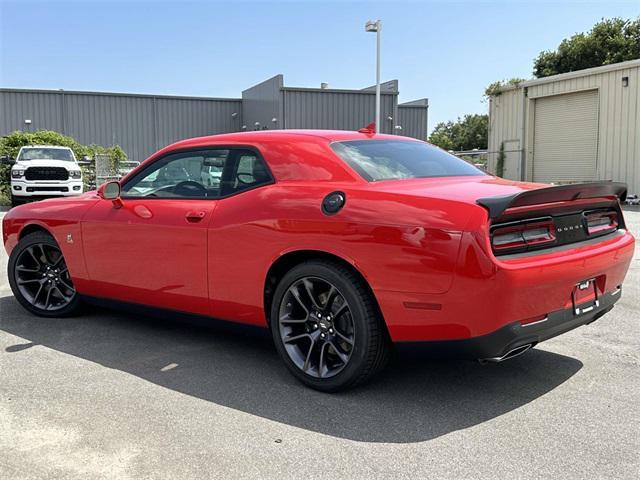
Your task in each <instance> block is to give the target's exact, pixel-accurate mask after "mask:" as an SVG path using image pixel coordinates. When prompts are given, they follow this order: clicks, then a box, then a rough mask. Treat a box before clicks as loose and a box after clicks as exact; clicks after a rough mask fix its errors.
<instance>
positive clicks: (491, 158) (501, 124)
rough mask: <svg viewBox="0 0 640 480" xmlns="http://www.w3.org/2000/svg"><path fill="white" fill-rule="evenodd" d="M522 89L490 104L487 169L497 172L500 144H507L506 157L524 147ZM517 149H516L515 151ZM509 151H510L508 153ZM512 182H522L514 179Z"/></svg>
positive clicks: (501, 95)
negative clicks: (522, 139)
mask: <svg viewBox="0 0 640 480" xmlns="http://www.w3.org/2000/svg"><path fill="white" fill-rule="evenodd" d="M522 97H523V91H522V89H518V90H509V91H506V92H503V93H501V94H500V95H498V96H495V97H493V98H491V100H490V102H489V145H488V151H489V154H488V158H487V167H488V169H489V171H490V172H492V173H495V172H496V162H497V160H498V152H499V151H500V144H501V143H502V142H505V156H509V155H511V156H514V155H517V154H518V153H519V152H517V151H515V152H514V151H511V150H519V149H520V148H521V147H520V146H521V145H522V141H521V137H522ZM514 147H515V149H514ZM507 150H508V151H507ZM512 180H520V179H519V178H512Z"/></svg>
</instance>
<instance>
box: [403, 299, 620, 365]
mask: <svg viewBox="0 0 640 480" xmlns="http://www.w3.org/2000/svg"><path fill="white" fill-rule="evenodd" d="M620 296H621V289H620V288H618V289H616V290H614V291H613V292H611V293H607V294H605V295H602V296H600V297H599V298H598V306H597V307H595V306H594V308H593V309H589V308H590V307H591V306H593V304H586V305H583V306H582V307H583V308H584V307H586V310H587V311H586V313H581V314H580V315H577V314H576V312H575V310H574V308H566V309H562V310H558V311H555V312H551V313H549V314H548V315H547V316H546V317H545V318H544V319H541V320H539V321H536V322H532V323H529V324H524V325H523V324H522V323H520V322H513V323H510V324H508V325H505V326H504V327H502V328H499V329H498V330H496V331H494V332H491V333H489V334H486V335H482V336H479V337H472V338H466V339H458V340H439V341H419V342H397V343H396V346H397V348H398V349H399V350H400V351H404V352H411V353H420V354H425V353H426V354H429V355H435V356H453V357H460V358H471V359H500V358H502V357H504V356H505V355H507V354H508V353H509V352H512V351H514V350H517V349H519V348H520V347H525V346H529V345H530V346H534V345H536V344H538V343H540V342H542V341H544V340H548V339H550V338H553V337H556V336H558V335H561V334H563V333H565V332H568V331H570V330H573V329H574V328H577V327H580V326H582V325H587V324H589V323H591V322H594V321H596V320H597V319H598V318H600V317H601V316H603V315H604V314H605V313H607V312H608V311H609V310H611V309H612V308H613V305H614V304H615V303H616V302H617V301H618V300H619V299H620Z"/></svg>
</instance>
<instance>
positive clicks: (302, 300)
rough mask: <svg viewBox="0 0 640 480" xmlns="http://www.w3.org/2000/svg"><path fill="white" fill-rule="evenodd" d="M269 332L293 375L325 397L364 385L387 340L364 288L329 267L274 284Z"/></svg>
mask: <svg viewBox="0 0 640 480" xmlns="http://www.w3.org/2000/svg"><path fill="white" fill-rule="evenodd" d="M270 318H271V332H272V334H273V339H274V342H275V344H276V348H277V350H278V353H279V354H280V356H281V357H282V359H283V360H284V362H285V364H286V365H287V367H288V368H289V370H290V371H291V373H293V375H294V376H295V377H296V378H298V379H299V380H300V381H302V382H303V383H304V384H306V385H308V386H309V387H311V388H315V389H317V390H321V391H325V392H336V391H340V390H346V389H348V388H351V387H353V386H355V385H357V384H359V383H362V382H364V381H366V380H368V379H369V378H370V377H371V376H372V375H374V374H375V373H376V372H377V371H379V370H380V369H381V368H382V367H383V366H384V365H385V364H386V360H387V357H388V351H389V339H388V335H387V331H386V328H385V325H384V323H383V319H382V317H381V315H380V313H379V311H378V307H377V304H376V302H375V300H374V298H373V296H372V294H371V292H370V291H369V289H368V287H367V286H366V284H365V283H364V282H363V281H362V279H361V278H359V277H358V276H357V275H356V274H355V273H354V272H352V271H351V270H350V269H348V268H346V267H344V266H343V265H340V264H338V263H335V262H331V261H324V260H312V261H307V262H304V263H301V264H300V265H298V266H296V267H294V268H293V269H291V270H290V271H289V272H288V273H287V274H286V275H285V276H284V277H283V278H282V280H281V281H280V283H279V284H278V287H277V288H276V291H275V294H274V301H273V305H272V308H271V317H270Z"/></svg>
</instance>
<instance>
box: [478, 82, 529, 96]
mask: <svg viewBox="0 0 640 480" xmlns="http://www.w3.org/2000/svg"><path fill="white" fill-rule="evenodd" d="M525 81H526V80H525V79H524V78H519V77H513V78H510V79H509V80H498V81H497V82H493V83H491V84H489V86H488V87H487V88H485V89H484V96H485V98H490V97H495V96H496V95H500V90H502V88H503V87H506V86H517V85H519V84H520V83H522V82H525Z"/></svg>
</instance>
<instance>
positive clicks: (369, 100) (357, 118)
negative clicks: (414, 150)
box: [282, 87, 398, 133]
mask: <svg viewBox="0 0 640 480" xmlns="http://www.w3.org/2000/svg"><path fill="white" fill-rule="evenodd" d="M282 91H283V93H284V123H285V125H284V128H325V129H336V130H358V129H359V128H363V127H366V126H367V125H368V124H370V123H372V122H374V121H375V116H376V113H375V111H376V105H375V93H373V92H370V91H364V90H334V89H315V88H293V87H284V88H283V89H282ZM380 97H381V98H380V117H381V119H382V126H381V127H382V128H381V131H382V132H383V133H394V132H395V131H394V128H393V127H394V121H393V120H388V117H391V118H392V119H395V112H396V107H397V104H398V97H397V93H382V94H381V95H380Z"/></svg>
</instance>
